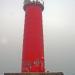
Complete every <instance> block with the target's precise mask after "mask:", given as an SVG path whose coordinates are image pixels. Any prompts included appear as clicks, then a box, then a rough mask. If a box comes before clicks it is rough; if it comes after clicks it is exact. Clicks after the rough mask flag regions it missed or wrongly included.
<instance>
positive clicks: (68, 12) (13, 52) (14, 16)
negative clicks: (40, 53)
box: [0, 0, 75, 75]
mask: <svg viewBox="0 0 75 75" xmlns="http://www.w3.org/2000/svg"><path fill="white" fill-rule="evenodd" d="M44 2H45V7H44V11H43V30H44V47H45V65H46V71H47V70H49V71H50V72H60V71H61V72H63V73H64V74H65V75H75V0H45V1H44ZM24 15H25V12H24V10H23V0H0V74H2V73H3V72H10V73H11V72H21V56H22V43H23V41H22V39H23V28H24Z"/></svg>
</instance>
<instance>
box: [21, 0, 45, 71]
mask: <svg viewBox="0 0 75 75" xmlns="http://www.w3.org/2000/svg"><path fill="white" fill-rule="evenodd" d="M43 9H44V2H43V1H42V0H25V1H24V10H25V25H24V39H23V53H22V72H44V71H45V69H44V43H43V27H42V11H43Z"/></svg>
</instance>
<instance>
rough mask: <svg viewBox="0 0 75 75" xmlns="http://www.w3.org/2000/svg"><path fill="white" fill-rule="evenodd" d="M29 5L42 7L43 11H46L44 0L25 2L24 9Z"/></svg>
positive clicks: (27, 0)
mask: <svg viewBox="0 0 75 75" xmlns="http://www.w3.org/2000/svg"><path fill="white" fill-rule="evenodd" d="M29 4H39V5H41V7H42V9H44V1H43V0H24V7H26V6H27V5H29Z"/></svg>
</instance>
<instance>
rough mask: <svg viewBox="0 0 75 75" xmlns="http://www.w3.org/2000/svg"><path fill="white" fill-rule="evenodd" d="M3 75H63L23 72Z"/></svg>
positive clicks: (57, 74)
mask: <svg viewBox="0 0 75 75" xmlns="http://www.w3.org/2000/svg"><path fill="white" fill-rule="evenodd" d="M4 75H64V74H63V73H62V72H51V73H50V72H41V73H39V72H37V73H35V72H29V73H28V72H27V73H26V72H25V73H4Z"/></svg>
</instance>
